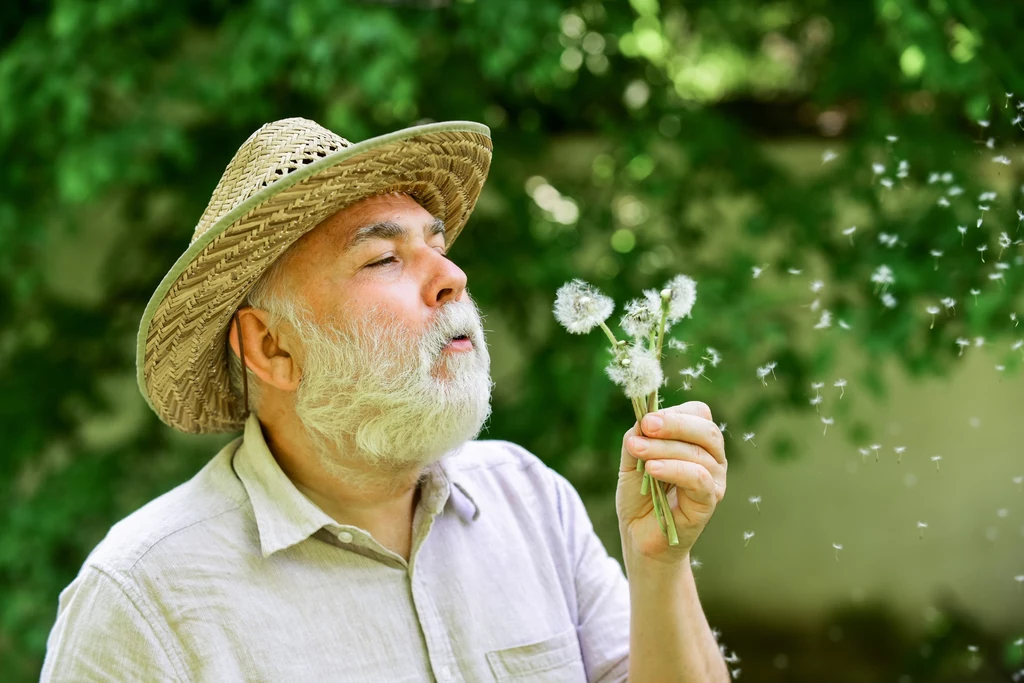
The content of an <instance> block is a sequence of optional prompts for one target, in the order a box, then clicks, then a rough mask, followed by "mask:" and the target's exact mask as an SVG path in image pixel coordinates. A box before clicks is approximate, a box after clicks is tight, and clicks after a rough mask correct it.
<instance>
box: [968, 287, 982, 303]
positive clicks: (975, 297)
mask: <svg viewBox="0 0 1024 683" xmlns="http://www.w3.org/2000/svg"><path fill="white" fill-rule="evenodd" d="M979 294H981V290H980V289H971V290H970V295H971V296H973V297H974V305H975V306H977V305H978V295H979Z"/></svg>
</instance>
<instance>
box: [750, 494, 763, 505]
mask: <svg viewBox="0 0 1024 683" xmlns="http://www.w3.org/2000/svg"><path fill="white" fill-rule="evenodd" d="M747 500H748V501H750V503H751V504H752V505H757V504H758V503H760V502H761V496H751V497H750V498H748V499H747Z"/></svg>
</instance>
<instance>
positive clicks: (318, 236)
mask: <svg viewBox="0 0 1024 683" xmlns="http://www.w3.org/2000/svg"><path fill="white" fill-rule="evenodd" d="M433 220H434V218H433V216H431V215H430V213H429V212H428V211H427V210H426V209H424V208H423V207H422V206H420V204H419V203H418V202H417V201H416V200H415V199H413V197H411V196H410V195H408V194H405V193H398V192H395V193H390V194H383V195H376V196H374V197H368V198H366V199H362V200H360V201H358V202H356V203H355V204H351V205H349V206H347V207H345V208H344V209H341V210H340V211H337V212H335V213H334V214H332V215H331V216H329V217H328V218H326V219H325V220H323V221H322V222H321V223H320V224H319V225H318V226H317V227H315V228H314V229H313V230H311V231H310V232H309V233H308V234H307V235H306V236H305V237H308V238H309V239H308V240H307V241H309V242H313V241H320V240H329V241H330V242H331V243H332V244H334V245H335V248H337V249H341V248H344V247H347V246H349V245H350V244H351V242H352V240H353V238H354V237H355V236H356V235H357V233H358V232H359V231H360V230H362V229H365V228H367V227H369V226H373V225H375V224H378V223H385V222H391V223H396V224H398V225H404V224H406V223H409V227H414V228H419V227H421V226H423V225H425V224H426V223H428V222H431V221H433Z"/></svg>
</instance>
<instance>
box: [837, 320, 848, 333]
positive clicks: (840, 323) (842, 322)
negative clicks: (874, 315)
mask: <svg viewBox="0 0 1024 683" xmlns="http://www.w3.org/2000/svg"><path fill="white" fill-rule="evenodd" d="M839 327H841V328H843V329H844V330H849V329H850V323H848V322H846V321H845V320H842V319H840V320H839Z"/></svg>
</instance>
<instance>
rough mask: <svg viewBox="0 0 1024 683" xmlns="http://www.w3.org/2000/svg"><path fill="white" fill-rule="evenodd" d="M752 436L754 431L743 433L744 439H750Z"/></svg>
mask: <svg viewBox="0 0 1024 683" xmlns="http://www.w3.org/2000/svg"><path fill="white" fill-rule="evenodd" d="M753 438H754V432H746V433H744V434H743V440H744V441H751V440H752V439H753Z"/></svg>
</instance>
